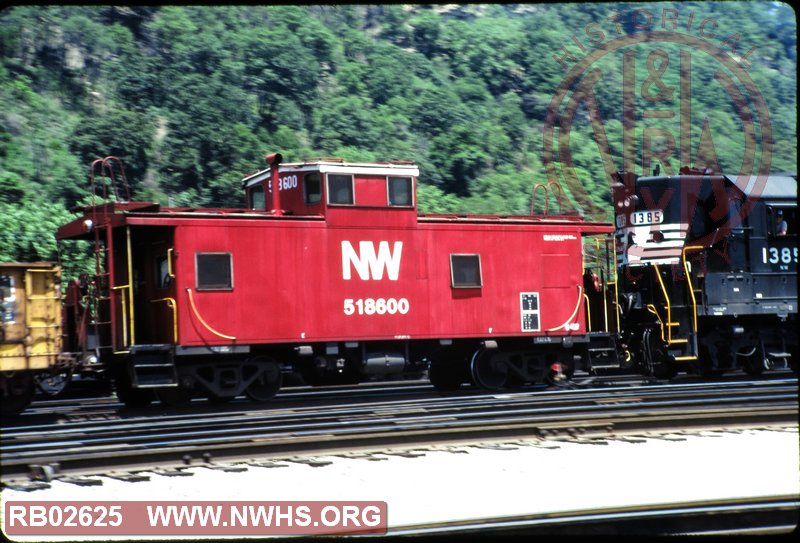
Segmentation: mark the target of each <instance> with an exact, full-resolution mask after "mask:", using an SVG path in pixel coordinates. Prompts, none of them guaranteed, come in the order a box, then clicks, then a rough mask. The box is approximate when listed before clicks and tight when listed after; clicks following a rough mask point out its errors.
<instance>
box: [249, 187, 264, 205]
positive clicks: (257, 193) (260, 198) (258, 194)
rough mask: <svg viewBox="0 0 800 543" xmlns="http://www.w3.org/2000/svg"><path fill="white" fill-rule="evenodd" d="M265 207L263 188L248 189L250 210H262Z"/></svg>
mask: <svg viewBox="0 0 800 543" xmlns="http://www.w3.org/2000/svg"><path fill="white" fill-rule="evenodd" d="M265 207H266V204H265V200H264V187H262V186H261V185H256V186H255V187H253V188H251V189H250V209H264V208H265Z"/></svg>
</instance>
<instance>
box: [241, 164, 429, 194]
mask: <svg viewBox="0 0 800 543" xmlns="http://www.w3.org/2000/svg"><path fill="white" fill-rule="evenodd" d="M278 172H279V173H289V172H292V173H297V172H320V173H346V174H353V175H372V176H389V175H397V176H401V175H402V176H413V177H418V176H419V167H417V165H416V164H415V163H413V162H344V161H338V160H330V161H329V160H319V161H306V162H289V163H286V164H281V165H280V166H279V167H278ZM269 175H270V170H269V168H267V169H265V170H261V171H258V172H256V173H254V174H251V175H248V176H246V177H245V178H244V179H242V185H243V186H245V187H249V186H251V185H255V184H257V183H260V182H261V181H263V180H264V179H266V178H268V177H269Z"/></svg>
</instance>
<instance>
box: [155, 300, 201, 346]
mask: <svg viewBox="0 0 800 543" xmlns="http://www.w3.org/2000/svg"><path fill="white" fill-rule="evenodd" d="M187 290H188V289H187ZM190 296H191V294H190ZM156 302H167V306H168V307H169V308H170V309H171V310H172V339H173V340H174V341H173V342H174V343H175V344H176V345H177V344H178V302H176V301H175V298H159V299H157V300H150V303H153V304H154V303H156Z"/></svg>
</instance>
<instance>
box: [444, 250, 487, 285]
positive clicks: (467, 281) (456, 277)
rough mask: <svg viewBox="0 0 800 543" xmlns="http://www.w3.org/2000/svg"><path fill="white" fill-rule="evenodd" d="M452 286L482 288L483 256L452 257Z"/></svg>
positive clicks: (452, 255)
mask: <svg viewBox="0 0 800 543" xmlns="http://www.w3.org/2000/svg"><path fill="white" fill-rule="evenodd" d="M450 284H451V286H452V287H453V288H481V287H482V286H483V277H482V276H481V255H454V254H451V255H450Z"/></svg>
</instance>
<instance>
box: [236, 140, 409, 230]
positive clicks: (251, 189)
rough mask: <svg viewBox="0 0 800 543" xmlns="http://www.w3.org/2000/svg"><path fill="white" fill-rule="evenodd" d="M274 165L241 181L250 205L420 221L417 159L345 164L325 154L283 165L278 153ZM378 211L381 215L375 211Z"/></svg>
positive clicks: (282, 210)
mask: <svg viewBox="0 0 800 543" xmlns="http://www.w3.org/2000/svg"><path fill="white" fill-rule="evenodd" d="M266 159H267V164H268V165H269V168H267V169H265V170H262V171H259V172H257V173H255V174H252V175H249V176H247V177H245V178H244V179H243V180H242V185H243V187H244V189H245V197H246V200H247V207H248V209H252V210H262V211H269V212H270V213H272V214H274V215H301V216H308V215H316V216H324V217H326V218H327V219H328V220H331V219H333V220H334V221H336V219H337V218H339V217H340V216H341V215H342V214H343V213H344V214H347V215H348V216H350V215H351V214H353V213H355V214H360V213H364V212H371V213H370V214H369V215H370V217H371V219H370V220H377V221H381V218H382V217H386V216H387V215H386V213H388V214H389V216H390V217H392V219H391V220H392V221H393V222H396V220H397V218H398V217H399V216H402V217H407V219H406V220H416V178H417V176H418V175H419V168H418V167H417V166H416V164H414V163H413V162H375V163H356V162H345V161H344V160H342V159H340V158H320V159H314V160H307V161H305V162H299V163H287V164H281V155H280V154H278V153H275V154H271V155H268V156H267V157H266ZM376 211H377V213H376Z"/></svg>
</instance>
